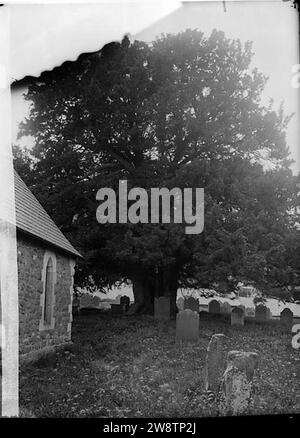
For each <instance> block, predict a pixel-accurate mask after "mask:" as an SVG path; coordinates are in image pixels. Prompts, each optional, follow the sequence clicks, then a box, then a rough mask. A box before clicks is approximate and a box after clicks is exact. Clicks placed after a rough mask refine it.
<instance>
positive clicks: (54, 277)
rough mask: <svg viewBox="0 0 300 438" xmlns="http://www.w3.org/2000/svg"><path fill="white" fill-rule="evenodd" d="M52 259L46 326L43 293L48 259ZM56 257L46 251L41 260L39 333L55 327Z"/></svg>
mask: <svg viewBox="0 0 300 438" xmlns="http://www.w3.org/2000/svg"><path fill="white" fill-rule="evenodd" d="M50 258H51V259H52V265H53V283H52V301H51V303H52V304H51V307H52V311H51V324H50V325H46V324H45V321H44V312H45V293H46V271H47V265H48V261H49V259H50ZM56 278H57V273H56V255H55V253H54V252H53V251H49V250H46V251H45V253H44V260H43V269H42V276H41V280H42V283H43V293H42V295H41V300H40V306H41V319H40V323H39V331H43V330H53V329H54V327H55V317H54V316H53V315H54V309H55V284H56Z"/></svg>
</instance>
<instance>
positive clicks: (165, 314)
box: [154, 297, 170, 320]
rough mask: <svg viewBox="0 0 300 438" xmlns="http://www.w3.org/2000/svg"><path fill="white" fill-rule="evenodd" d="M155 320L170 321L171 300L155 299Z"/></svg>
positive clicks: (166, 298) (164, 298) (165, 298)
mask: <svg viewBox="0 0 300 438" xmlns="http://www.w3.org/2000/svg"><path fill="white" fill-rule="evenodd" d="M154 318H155V319H159V320H169V319H170V298H168V297H159V298H154Z"/></svg>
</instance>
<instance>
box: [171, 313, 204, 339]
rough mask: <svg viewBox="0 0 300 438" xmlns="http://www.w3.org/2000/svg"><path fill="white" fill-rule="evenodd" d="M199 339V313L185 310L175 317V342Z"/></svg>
mask: <svg viewBox="0 0 300 438" xmlns="http://www.w3.org/2000/svg"><path fill="white" fill-rule="evenodd" d="M198 338H199V313H198V312H196V311H194V310H191V309H185V310H181V311H180V312H179V313H177V315H176V340H178V341H197V340H198Z"/></svg>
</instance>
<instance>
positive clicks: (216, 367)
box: [205, 334, 226, 393]
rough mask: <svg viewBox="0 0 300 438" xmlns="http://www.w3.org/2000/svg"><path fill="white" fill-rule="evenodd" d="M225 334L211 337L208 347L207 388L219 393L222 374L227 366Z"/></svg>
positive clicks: (206, 365) (206, 364)
mask: <svg viewBox="0 0 300 438" xmlns="http://www.w3.org/2000/svg"><path fill="white" fill-rule="evenodd" d="M225 341H226V336H225V335H224V334H215V335H213V336H212V337H211V339H210V342H209V344H208V347H207V354H206V363H205V389H206V390H207V391H208V390H210V391H213V392H215V393H217V392H218V391H219V388H220V383H221V376H222V374H223V373H224V370H225V367H226V358H225Z"/></svg>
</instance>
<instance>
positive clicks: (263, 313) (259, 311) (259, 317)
mask: <svg viewBox="0 0 300 438" xmlns="http://www.w3.org/2000/svg"><path fill="white" fill-rule="evenodd" d="M255 320H256V321H258V322H265V321H267V307H266V306H264V305H263V304H259V305H258V306H256V307H255Z"/></svg>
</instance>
